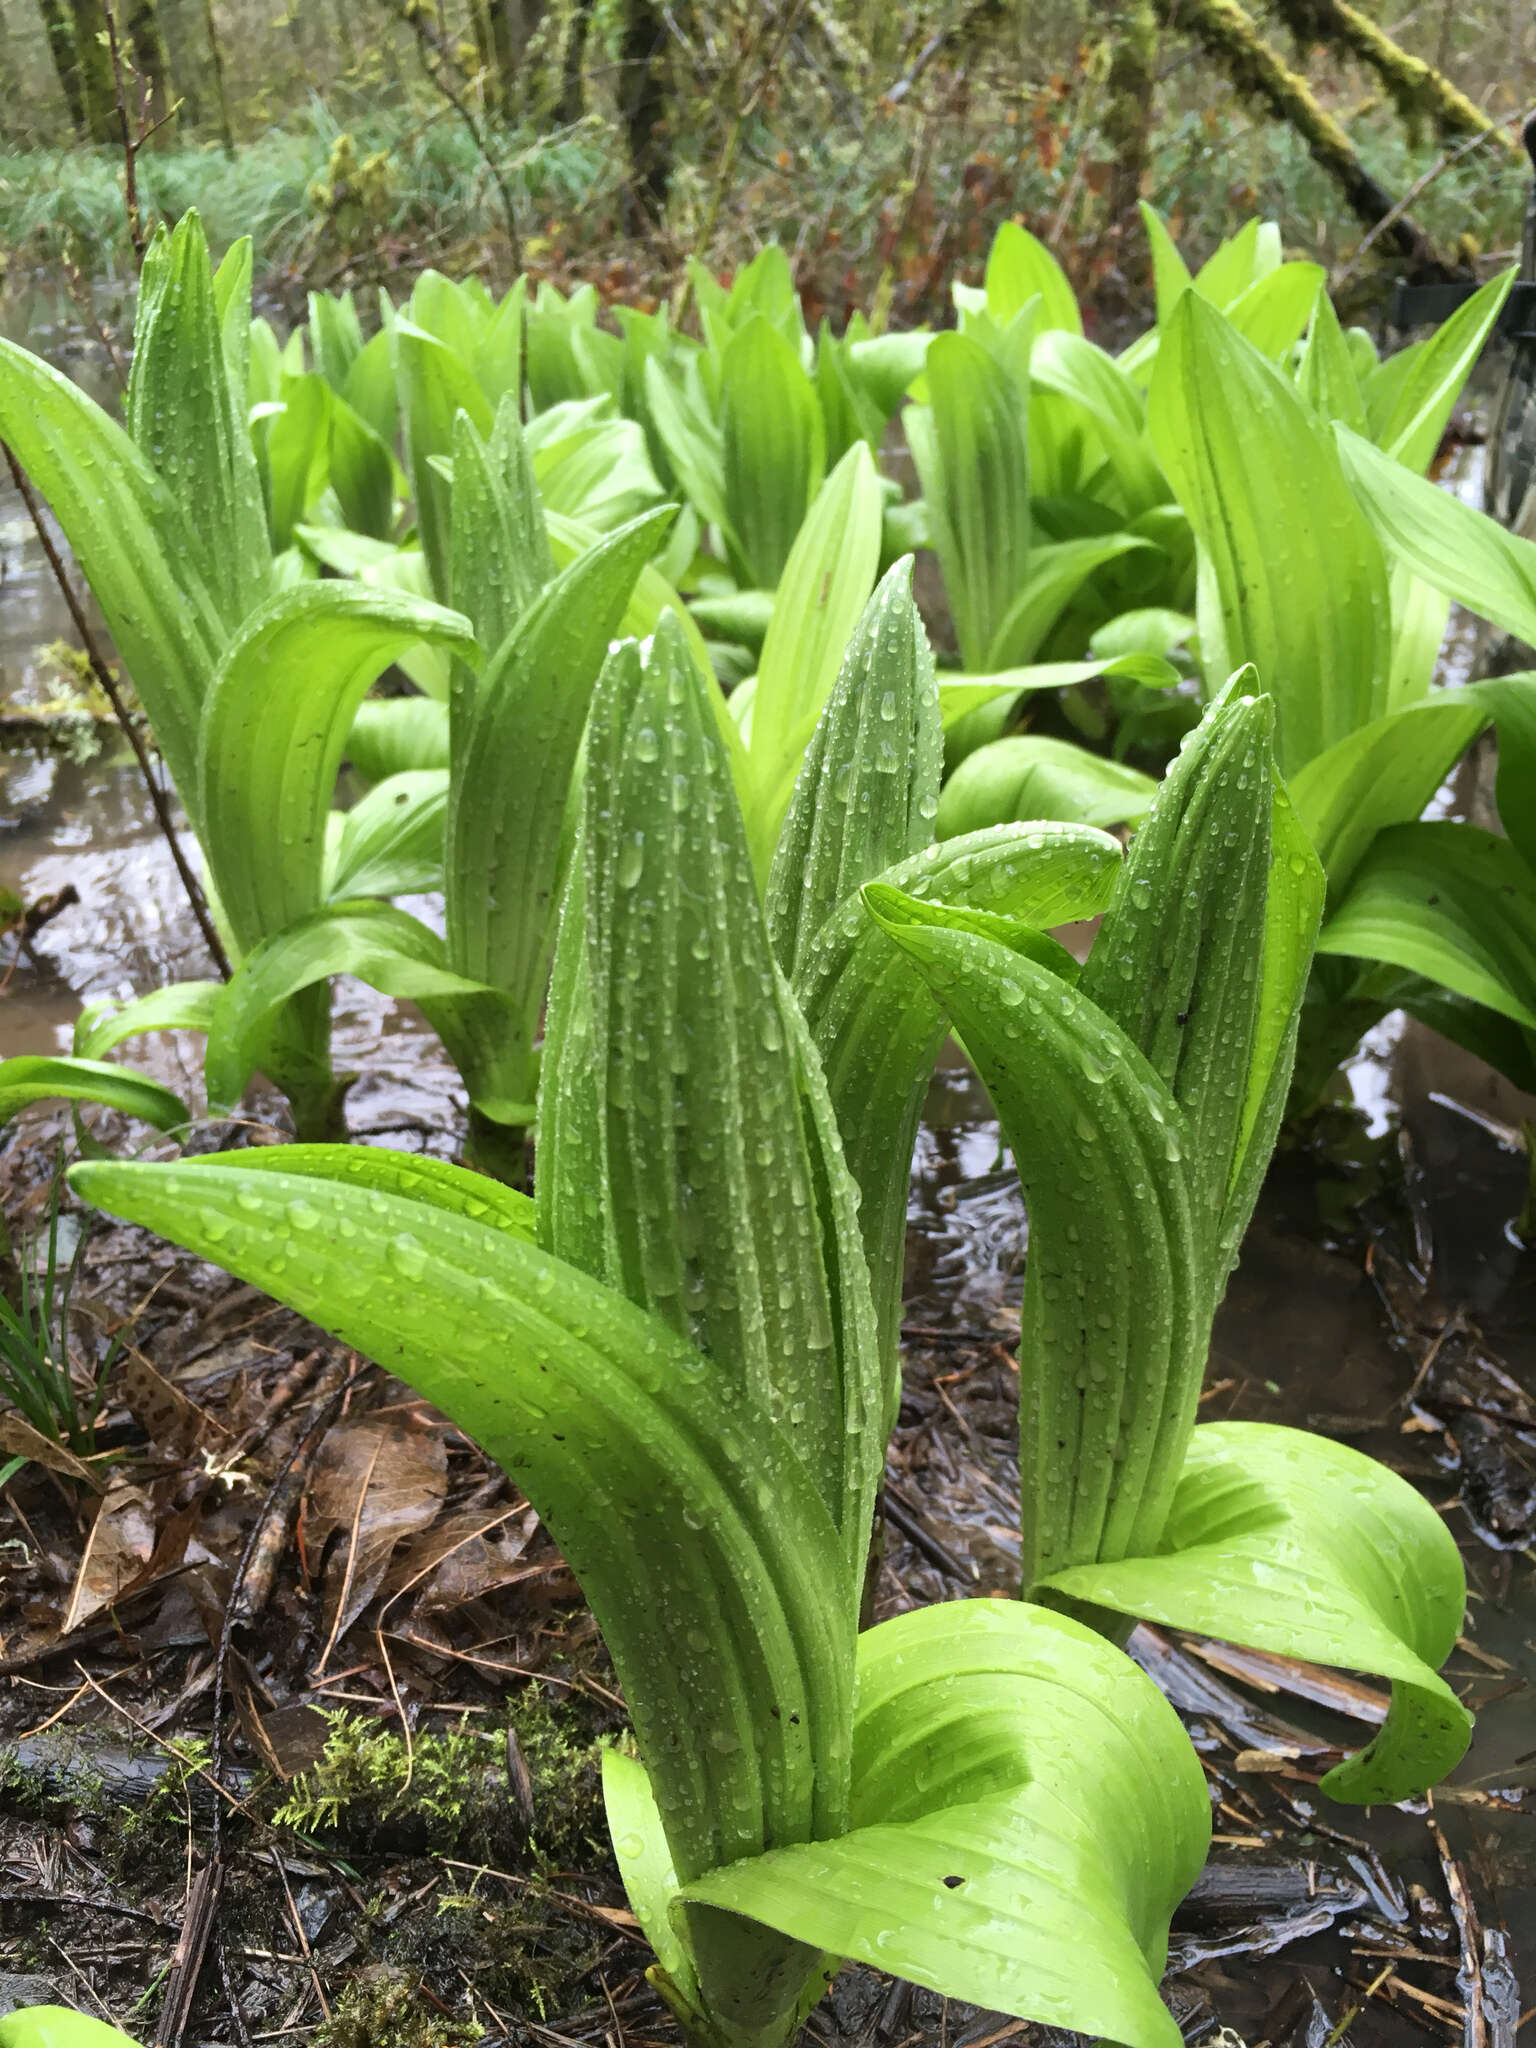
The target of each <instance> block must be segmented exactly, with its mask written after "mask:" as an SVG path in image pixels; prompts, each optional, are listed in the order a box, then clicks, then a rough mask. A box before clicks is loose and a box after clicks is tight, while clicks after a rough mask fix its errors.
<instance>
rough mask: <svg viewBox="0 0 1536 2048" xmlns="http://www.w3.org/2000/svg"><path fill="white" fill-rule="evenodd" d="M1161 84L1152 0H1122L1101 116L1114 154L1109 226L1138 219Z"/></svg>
mask: <svg viewBox="0 0 1536 2048" xmlns="http://www.w3.org/2000/svg"><path fill="white" fill-rule="evenodd" d="M1156 87H1157V13H1156V10H1155V8H1154V7H1153V5H1152V0H1120V4H1119V5H1118V6H1116V8H1115V9H1114V19H1113V22H1112V24H1111V27H1110V53H1109V73H1108V76H1107V78H1106V80H1105V107H1104V115H1103V120H1102V124H1101V125H1102V129H1103V135H1104V141H1105V144H1106V146H1107V147H1108V150H1109V153H1110V163H1111V168H1110V175H1109V191H1108V195H1107V200H1106V204H1107V207H1108V220H1107V226H1108V228H1109V231H1110V233H1111V234H1121V235H1123V234H1124V233H1125V231H1126V228H1127V226H1128V224H1130V223H1131V222H1133V221H1134V220H1135V219H1136V202H1137V200H1138V199H1140V197H1141V188H1142V185H1143V183H1144V181H1145V178H1146V172H1147V162H1148V158H1149V155H1150V151H1151V143H1152V113H1153V96H1154V94H1155V91H1156Z"/></svg>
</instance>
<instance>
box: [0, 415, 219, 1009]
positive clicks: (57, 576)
mask: <svg viewBox="0 0 1536 2048" xmlns="http://www.w3.org/2000/svg"><path fill="white" fill-rule="evenodd" d="M0 447H3V448H4V449H5V460H6V464H7V466H8V467H9V469H10V472H11V481H12V482H13V483H14V484H15V486H16V488H17V490H18V491H19V492H20V493H21V500H22V503H23V504H24V505H25V506H26V508H27V510H28V512H30V513H31V515H32V524H33V526H34V527H35V528H36V529H37V537H38V539H39V541H41V543H42V548H43V553H44V554H45V555H46V556H47V557H48V566H49V568H50V569H52V571H53V577H54V581H55V582H56V583H57V584H58V586H59V590H60V593H61V594H62V596H63V599H64V602H65V604H66V605H67V606H68V608H69V616H70V618H71V619H72V620H73V621H74V627H75V631H76V632H77V633H78V634H79V636H80V644H81V646H82V647H83V648H84V649H85V658H86V660H87V661H88V662H89V663H90V665H91V674H92V675H93V676H94V677H95V678H96V681H97V682H98V683H99V684H100V686H101V691H102V695H103V696H104V697H105V698H106V700H107V702H108V703H109V704H110V705H111V706H112V709H113V712H114V713H115V715H116V717H117V721H118V723H119V724H120V725H121V726H122V728H123V731H124V732H125V733H126V734H127V736H128V744H129V746H130V747H132V749H133V753H134V759H135V760H136V761H137V762H138V764H139V772H140V773H141V774H142V776H143V777H144V787H145V788H146V789H147V790H148V791H149V800H150V803H151V804H152V805H153V806H154V812H155V818H156V820H157V822H158V823H159V826H160V830H161V831H162V832H163V833H164V834H165V839H166V844H167V845H168V846H169V847H170V849H171V859H172V860H173V861H175V863H176V872H177V874H178V875H180V877H181V886H182V887H183V889H185V890H186V892H187V901H188V903H190V904H191V906H192V915H193V916H194V917H195V918H196V919H197V928H198V930H199V931H200V932H201V933H202V935H203V944H204V945H205V946H206V947H207V948H208V952H209V956H210V958H211V959H212V961H213V964H214V966H215V967H216V968H217V969H218V971H219V975H220V978H221V979H222V980H224V981H228V979H229V976H230V965H229V955H228V954H227V953H226V952H225V951H224V942H223V940H222V939H221V938H220V937H219V934H218V931H217V930H216V928H215V926H214V922H213V919H212V918H211V917H210V916H209V914H208V904H207V900H206V898H205V897H204V895H203V891H202V886H201V884H200V883H199V881H198V879H197V876H196V875H195V874H193V872H192V870H191V868H190V867H189V866H188V864H187V857H186V855H185V854H184V853H183V852H182V850H181V841H180V840H179V839H178V838H177V836H176V824H175V820H174V819H173V818H172V816H171V807H170V805H169V803H167V801H166V796H165V791H164V790H163V789H162V788H161V787H160V785H159V783H158V782H157V781H156V779H155V770H154V764H153V763H152V762H151V760H150V758H149V749H148V748H147V747H146V746H145V744H144V741H143V738H142V736H141V735H140V733H139V730H138V728H137V726H136V725H135V724H134V722H133V719H132V717H131V716H130V715H129V711H128V707H127V705H126V704H125V703H124V701H123V698H122V693H121V692H120V691H119V689H118V687H117V681H116V678H115V677H114V676H113V674H112V671H111V670H110V669H109V668H108V667H107V664H106V661H105V659H104V658H103V656H102V653H101V649H100V648H99V647H98V646H97V645H96V637H95V635H94V634H93V633H92V631H91V629H90V625H89V623H88V622H87V620H86V616H85V611H84V609H83V607H82V606H81V603H80V600H79V598H77V597H76V595H75V589H74V585H73V584H72V583H71V582H70V580H69V571H68V570H67V569H66V568H65V567H64V561H63V557H62V556H61V555H60V553H59V551H58V549H57V548H56V547H55V546H54V544H53V536H52V535H51V534H50V533H49V531H48V528H47V525H46V523H45V522H44V519H43V511H42V507H41V505H40V504H39V503H38V500H37V494H36V492H35V491H34V490H33V489H32V485H31V482H30V480H29V478H28V476H27V473H26V471H25V470H24V469H23V468H22V466H21V464H20V463H19V462H18V461H17V460H16V456H15V454H14V452H13V451H12V449H11V446H10V444H9V442H0Z"/></svg>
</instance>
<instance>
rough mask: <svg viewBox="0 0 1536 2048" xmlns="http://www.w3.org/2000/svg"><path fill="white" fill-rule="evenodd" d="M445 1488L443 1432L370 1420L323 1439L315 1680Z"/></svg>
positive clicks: (312, 1536) (318, 1475) (318, 1474)
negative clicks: (320, 1642) (320, 1636)
mask: <svg viewBox="0 0 1536 2048" xmlns="http://www.w3.org/2000/svg"><path fill="white" fill-rule="evenodd" d="M447 1484H448V1451H447V1446H446V1444H445V1442H444V1439H443V1436H442V1434H441V1433H440V1432H439V1431H436V1430H433V1431H428V1430H422V1429H414V1428H412V1427H411V1426H410V1424H409V1423H407V1422H404V1421H402V1420H400V1419H399V1418H398V1417H393V1416H366V1415H365V1416H362V1417H360V1418H359V1419H358V1420H357V1421H355V1422H348V1423H344V1424H343V1425H342V1426H341V1427H340V1428H339V1429H333V1430H332V1431H331V1432H330V1434H329V1435H328V1436H327V1437H326V1439H325V1442H324V1444H323V1445H322V1446H321V1449H320V1456H319V1459H318V1460H317V1462H316V1467H315V1476H314V1479H313V1481H312V1482H311V1485H310V1490H309V1511H308V1519H307V1521H306V1538H307V1542H308V1545H309V1549H310V1554H311V1556H323V1557H324V1559H325V1563H324V1567H323V1572H324V1579H323V1583H324V1614H323V1620H324V1626H325V1648H324V1650H323V1651H322V1652H321V1655H320V1659H319V1662H318V1663H317V1665H316V1667H315V1674H316V1676H317V1677H318V1676H319V1675H321V1674H322V1673H323V1672H324V1670H325V1667H326V1664H327V1662H328V1661H329V1658H330V1655H331V1652H332V1651H333V1650H334V1649H335V1647H336V1644H337V1643H338V1641H339V1640H340V1639H341V1637H342V1636H343V1635H345V1634H346V1632H347V1630H348V1629H349V1628H350V1627H351V1626H352V1623H353V1622H354V1621H356V1619H357V1617H358V1616H359V1615H360V1614H361V1613H362V1611H363V1609H364V1608H365V1607H366V1606H367V1605H368V1603H369V1601H370V1600H371V1599H372V1598H373V1596H374V1594H375V1593H376V1592H377V1591H378V1589H379V1587H380V1586H381V1585H382V1584H383V1581H384V1575H385V1573H386V1572H387V1571H388V1569H389V1562H390V1559H391V1557H392V1556H393V1555H394V1551H395V1546H396V1545H397V1544H398V1543H400V1542H403V1541H404V1540H405V1538H407V1537H409V1536H413V1535H415V1534H416V1533H417V1532H418V1531H419V1530H421V1529H425V1528H427V1527H429V1526H430V1524H431V1523H432V1522H433V1521H434V1520H435V1518H436V1516H437V1511H438V1509H439V1507H440V1506H441V1505H442V1500H443V1495H444V1493H445V1492H446V1490H447ZM333 1538H334V1539H335V1540H334V1542H333V1540H332V1539H333Z"/></svg>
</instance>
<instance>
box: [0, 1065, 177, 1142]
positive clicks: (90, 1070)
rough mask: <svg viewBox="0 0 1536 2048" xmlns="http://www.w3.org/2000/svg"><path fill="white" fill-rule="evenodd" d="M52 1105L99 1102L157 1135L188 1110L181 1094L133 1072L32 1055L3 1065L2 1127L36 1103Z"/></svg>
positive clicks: (172, 1127) (172, 1126) (0, 1068)
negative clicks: (137, 1121)
mask: <svg viewBox="0 0 1536 2048" xmlns="http://www.w3.org/2000/svg"><path fill="white" fill-rule="evenodd" d="M52 1101H64V1102H99V1103H101V1104H102V1105H103V1106H104V1107H105V1108H107V1109H116V1110H120V1111H121V1112H122V1114H123V1115H124V1116H136V1117H138V1118H140V1119H141V1120H142V1121H143V1122H144V1123H147V1124H153V1125H154V1127H155V1129H156V1130H157V1131H172V1130H175V1129H176V1127H177V1126H178V1125H179V1124H184V1123H185V1122H186V1121H187V1107H186V1104H185V1103H184V1102H183V1101H182V1100H181V1098H180V1096H179V1095H173V1094H172V1093H171V1091H170V1089H169V1088H162V1087H161V1085H160V1083H159V1082H158V1081H151V1080H150V1079H149V1077H148V1076H147V1075H145V1074H135V1073H134V1072H133V1071H132V1069H131V1068H129V1067H116V1066H113V1065H112V1064H111V1063H110V1062H108V1061H106V1060H85V1059H48V1058H45V1057H43V1056H41V1055H39V1054H34V1053H22V1054H19V1055H18V1056H17V1057H16V1058H15V1059H10V1060H0V1122H6V1121H8V1120H9V1119H10V1118H11V1117H13V1116H16V1115H18V1114H19V1112H20V1111H22V1110H24V1109H27V1108H29V1107H30V1106H31V1105H32V1104H33V1103H34V1102H52Z"/></svg>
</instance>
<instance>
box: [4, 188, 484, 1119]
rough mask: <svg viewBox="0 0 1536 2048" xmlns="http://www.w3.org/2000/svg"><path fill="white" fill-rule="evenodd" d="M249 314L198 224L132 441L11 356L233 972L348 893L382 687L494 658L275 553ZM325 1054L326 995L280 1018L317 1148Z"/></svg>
mask: <svg viewBox="0 0 1536 2048" xmlns="http://www.w3.org/2000/svg"><path fill="white" fill-rule="evenodd" d="M249 302H250V249H249V245H248V244H238V245H237V246H236V248H235V249H234V250H232V251H231V253H230V255H229V256H228V257H226V259H225V261H224V263H223V264H222V265H221V266H220V268H219V271H218V273H217V275H216V276H215V275H214V274H213V273H212V271H211V269H210V265H209V262H208V255H207V249H206V246H205V244H204V241H203V237H202V230H201V227H200V226H199V224H198V222H197V219H196V217H195V215H190V214H189V215H187V216H185V217H184V218H183V220H182V221H181V222H180V223H179V225H178V226H177V228H176V231H175V233H174V234H172V235H170V236H167V235H165V234H164V233H163V232H162V233H160V234H158V235H157V237H156V239H155V241H154V242H153V244H152V245H151V248H150V250H149V253H148V256H147V258H146V262H145V267H144V274H143V281H142V287H141V292H140V299H139V311H138V323H137V328H136V334H135V348H134V360H133V370H132V375H131V379H130V383H129V388H128V395H127V426H126V428H124V427H120V426H119V425H117V423H116V422H115V421H113V420H112V419H111V418H109V416H108V415H107V414H106V413H104V412H103V411H102V410H101V409H100V408H99V407H97V406H95V405H94V404H92V403H91V401H90V400H89V399H87V398H86V397H85V396H84V395H83V394H82V393H80V392H79V391H77V390H76V389H75V387H74V386H73V385H71V384H70V383H69V382H68V381H67V380H66V379H65V378H63V377H61V376H59V375H58V374H57V372H55V371H53V370H51V369H49V368H48V367H47V366H46V365H45V364H43V363H41V362H39V361H38V360H37V359H36V358H35V357H33V356H31V355H29V354H28V353H27V352H26V351H25V350H23V349H20V348H17V347H15V346H14V345H12V344H10V343H0V433H3V434H4V437H5V438H6V440H7V441H8V442H9V443H10V445H11V447H12V448H13V449H14V450H15V452H16V455H17V457H18V459H19V460H20V461H21V462H22V463H23V464H24V466H25V467H26V468H27V470H28V471H29V472H30V474H31V476H32V478H33V480H34V481H35V482H36V484H37V485H38V488H39V489H40V490H41V492H42V493H43V495H44V496H45V497H46V498H47V500H48V502H49V504H50V505H51V507H52V509H53V511H54V514H55V516H56V517H57V518H58V520H59V522H60V524H61V526H62V527H63V529H64V532H65V534H66V537H67V538H68V540H69V542H70V545H71V547H72V548H73V549H74V552H75V555H76V558H77V559H78V561H79V562H80V564H81V566H82V568H83V570H84V572H85V574H86V577H87V580H88V581H89V583H90V585H91V588H92V591H93V593H94V594H95V597H96V599H97V602H98V603H99V604H100V606H101V609H102V612H103V614H104V616H105V618H106V620H107V624H108V626H109V628H110V629H111V632H112V635H113V638H114V640H115V642H116V644H117V648H118V651H119V653H120V655H121V656H122V659H123V663H124V666H125V668H126V669H127V671H128V673H129V675H130V676H131V677H132V678H133V680H134V683H135V686H136V688H137V690H138V692H139V696H140V701H141V702H142V703H143V706H144V709H145V711H146V713H147V715H148V717H149V721H150V724H151V726H152V727H153V729H154V733H155V738H156V741H157V744H158V745H159V747H160V750H161V753H162V756H163V758H164V760H165V763H166V767H167V769H168V770H169V772H170V775H171V778H172V780H173V782H174V783H175V786H176V790H177V793H178V795H179V796H180V798H181V802H182V805H183V808H184V809H185V811H186V814H187V817H188V820H189V822H190V824H191V826H192V828H193V831H194V832H195V834H196V836H197V839H198V843H199V845H200V847H201V849H202V853H203V861H204V871H205V877H206V881H207V884H208V887H209V894H210V896H211V898H212V899H213V903H214V908H215V915H216V917H217V919H218V921H219V924H220V927H221V930H222V932H223V934H224V936H225V939H226V943H227V947H228V950H229V952H230V955H231V958H232V959H234V960H243V959H245V958H246V957H248V956H249V955H250V954H252V953H253V952H254V951H255V950H256V949H258V948H259V947H260V946H261V945H262V943H263V942H264V941H266V940H268V939H270V938H271V937H272V936H273V935H274V934H276V933H277V932H280V931H282V930H285V929H286V928H287V927H288V926H289V925H290V924H292V923H293V922H295V920H297V919H301V918H304V917H306V916H308V915H310V914H312V913H313V912H314V911H316V910H317V909H319V908H320V907H321V906H322V904H323V903H324V902H325V901H326V899H327V896H328V894H329V893H330V892H332V891H334V890H335V889H336V888H337V887H338V886H340V887H342V888H343V889H345V887H346V886H347V877H346V876H344V875H343V876H339V877H338V876H337V874H336V873H335V871H334V870H331V871H329V872H328V866H327V820H328V816H329V812H330V807H331V802H332V798H333V795H334V790H335V782H336V774H337V770H338V768H339V766H340V762H341V755H342V749H343V745H344V743H345V740H346V736H347V730H348V726H349V725H350V723H351V718H352V714H353V712H354V711H355V709H356V707H357V705H358V704H359V703H360V702H361V700H362V698H363V696H364V694H365V693H366V691H367V690H368V688H369V687H370V685H371V684H372V682H373V681H374V679H375V678H376V677H377V676H378V675H379V674H380V673H381V672H382V671H383V670H384V669H385V668H386V667H387V666H388V665H389V664H390V662H392V661H393V660H394V659H395V658H396V657H397V656H398V655H399V654H401V653H403V652H405V651H407V650H409V649H410V648H412V647H415V646H418V645H423V644H424V645H427V646H432V647H436V648H439V649H441V650H444V651H445V652H453V653H456V654H457V655H458V656H459V657H460V658H462V659H463V660H465V661H468V662H471V663H473V662H474V661H476V660H477V659H478V657H477V654H476V650H475V646H474V641H473V637H472V633H471V629H470V627H469V624H468V622H467V621H466V620H464V619H462V618H461V617H459V616H458V615H456V614H454V613H451V612H448V611H445V610H443V609H441V608H440V607H438V606H436V605H432V604H428V603H425V602H423V601H421V600H419V599H415V598H411V597H408V596H405V595H403V594H399V593H393V592H387V591H375V590H367V589H364V588H361V587H359V586H357V585H343V584H337V583H326V584H322V583H318V582H313V581H306V580H298V581H295V580H294V568H295V562H296V558H295V557H293V556H292V555H291V554H290V555H288V556H286V557H283V556H279V555H276V554H274V551H273V546H272V539H271V535H270V533H269V529H268V520H267V512H266V508H265V505H264V501H263V495H262V488H261V479H260V474H259V471H258V465H257V461H256V456H255V453H254V450H253V447H252V443H251V439H250V436H249V434H248V432H247V427H246V419H245V407H244V391H245V387H246V379H247V355H248V347H249V334H250V304H249ZM441 986H442V987H444V988H446V987H449V986H452V987H458V986H459V983H458V981H457V979H456V978H449V979H446V980H444V981H443V982H442V983H441ZM212 995H213V989H212V987H211V986H210V985H206V984H203V985H194V986H193V987H192V988H191V989H190V990H187V991H183V992H182V993H181V994H180V996H179V997H178V998H177V1003H176V1005H174V1006H173V1007H176V1008H177V1011H178V1014H177V1015H176V1016H175V1017H174V1018H173V1019H172V1018H166V1017H165V1016H164V1015H163V1008H164V1006H163V1005H162V1021H177V1022H196V1021H200V1020H201V1019H202V1018H203V1017H204V1016H205V1015H206V1013H207V1008H208V1004H209V1003H210V1001H211V1000H212ZM120 1035H121V1034H120ZM329 1038H330V1022H329V1003H328V998H327V994H326V991H325V989H324V988H323V987H313V988H309V989H306V990H304V991H303V992H302V993H300V994H297V995H296V996H294V997H293V999H292V1000H291V1001H288V1002H286V1003H284V1004H283V1005H282V1006H281V1007H280V1008H279V1009H278V1010H277V1012H276V1013H275V1014H274V1016H273V1017H272V1018H271V1020H270V1023H269V1028H268V1029H267V1031H266V1033H265V1036H264V1039H263V1043H262V1047H261V1056H260V1059H261V1065H262V1066H263V1067H264V1068H265V1069H266V1071H267V1072H268V1074H269V1075H270V1076H271V1078H272V1079H273V1080H274V1081H276V1082H277V1083H278V1085H279V1086H280V1087H282V1088H283V1090H284V1091H285V1093H286V1094H287V1095H288V1098H289V1101H290V1103H291V1104H292V1106H293V1113H294V1117H295V1120H296V1123H297V1125H298V1127H299V1129H300V1130H301V1131H303V1132H308V1133H310V1134H324V1133H325V1132H327V1131H328V1130H330V1129H331V1128H332V1127H333V1126H334V1124H335V1122H336V1119H337V1115H338V1106H339V1096H340V1089H339V1086H338V1084H337V1082H336V1080H335V1078H334V1076H333V1075H332V1072H331V1067H330V1051H329ZM110 1042H111V1036H110V1033H107V1032H103V1033H98V1034H97V1040H96V1042H95V1043H87V1044H86V1045H83V1046H81V1047H80V1048H79V1050H80V1051H81V1052H82V1053H84V1054H86V1055H87V1056H95V1055H96V1054H98V1053H99V1052H101V1051H103V1050H106V1049H108V1047H109V1045H110Z"/></svg>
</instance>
